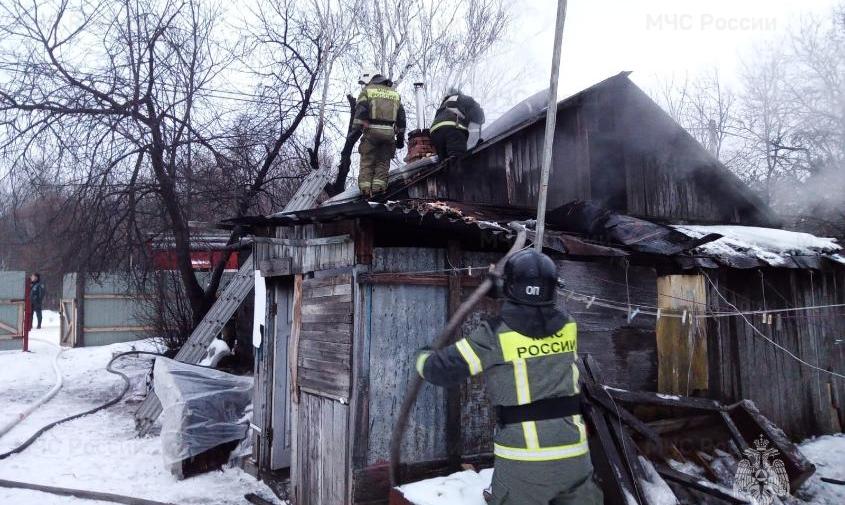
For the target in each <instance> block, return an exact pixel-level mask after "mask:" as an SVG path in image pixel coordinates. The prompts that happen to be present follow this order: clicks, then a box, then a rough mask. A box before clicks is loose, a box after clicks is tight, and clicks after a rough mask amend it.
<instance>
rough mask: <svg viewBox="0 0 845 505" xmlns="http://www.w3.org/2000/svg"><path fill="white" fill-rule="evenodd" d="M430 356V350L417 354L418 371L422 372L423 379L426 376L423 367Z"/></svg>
mask: <svg viewBox="0 0 845 505" xmlns="http://www.w3.org/2000/svg"><path fill="white" fill-rule="evenodd" d="M429 356H431V353H430V352H428V351H425V352H421V353H420V355H419V356H417V373H418V374H420V377H422V378H423V379H424V378H425V375H423V367H425V360H427V359H428V357H429Z"/></svg>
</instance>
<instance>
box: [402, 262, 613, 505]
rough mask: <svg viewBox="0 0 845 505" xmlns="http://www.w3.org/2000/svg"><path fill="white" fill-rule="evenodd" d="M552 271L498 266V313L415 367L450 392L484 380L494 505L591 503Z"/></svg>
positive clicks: (542, 266)
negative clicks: (490, 420)
mask: <svg viewBox="0 0 845 505" xmlns="http://www.w3.org/2000/svg"><path fill="white" fill-rule="evenodd" d="M556 288H557V268H556V266H555V264H554V262H553V261H552V260H551V258H549V257H548V256H546V255H545V254H542V253H540V252H537V251H535V250H533V249H524V250H522V251H519V252H517V253H515V254H513V255H512V256H511V257H510V258H509V259H508V260H507V262H506V263H505V267H504V276H503V279H502V282H501V288H500V290H501V291H502V292H503V293H502V294H503V295H504V298H505V300H504V303H503V304H502V310H501V315H500V317H499V318H498V319H497V320H494V321H492V322H490V323H483V324H482V325H481V327H480V328H479V329H478V330H476V331H475V332H473V333H472V334H471V335H469V336H468V337H466V338H463V339H461V340H459V341H457V342H456V343H455V344H453V345H451V346H448V347H445V348H443V349H441V350H438V351H430V350H423V351H421V352H420V353H419V354H418V355H417V359H416V369H417V372H418V373H419V375H420V376H421V377H422V378H423V379H425V380H426V381H428V382H431V383H433V384H435V385H438V386H444V387H445V386H452V385H455V384H459V383H461V382H462V381H464V380H465V379H466V378H467V377H470V376H473V375H478V374H482V373H483V374H484V375H485V379H486V388H487V392H488V395H489V397H490V400H491V403H492V404H493V405H495V406H496V411H497V421H498V424H497V428H496V433H495V436H494V454H495V469H494V472H493V483H492V501H491V503H493V504H495V505H549V504H553V505H576V504H577V505H592V504H596V505H599V504H601V503H602V494H601V491H600V490H599V489H598V487H597V486H596V484H595V483H594V482H593V467H592V463H591V461H590V454H589V447H588V445H587V430H586V427H585V425H584V420H583V419H582V417H581V399H580V392H579V387H578V369H577V367H576V365H575V361H576V357H577V356H576V353H577V348H578V334H577V328H576V324H575V321H574V320H573V319H572V318H571V317H570V316H569V315H568V314H567V313H565V312H563V311H561V310H559V309H557V308H556V307H555V303H554V302H555V291H556Z"/></svg>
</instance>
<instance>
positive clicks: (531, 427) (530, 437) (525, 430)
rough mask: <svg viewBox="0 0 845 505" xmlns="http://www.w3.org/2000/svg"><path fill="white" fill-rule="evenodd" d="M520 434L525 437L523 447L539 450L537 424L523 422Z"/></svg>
mask: <svg viewBox="0 0 845 505" xmlns="http://www.w3.org/2000/svg"><path fill="white" fill-rule="evenodd" d="M522 434H523V435H525V447H527V448H529V449H539V448H540V438H539V437H538V436H537V423H536V422H534V421H525V422H524V423H522Z"/></svg>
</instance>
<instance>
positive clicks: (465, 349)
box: [455, 338, 483, 375]
mask: <svg viewBox="0 0 845 505" xmlns="http://www.w3.org/2000/svg"><path fill="white" fill-rule="evenodd" d="M455 347H456V348H457V349H458V352H459V353H461V357H463V358H464V361H466V362H467V365H469V374H470V375H478V374H480V373H481V371H482V370H483V369H482V368H481V360H480V359H478V355H477V354H475V351H473V350H472V346H470V345H469V342H467V339H465V338H462V339H460V340H458V342H457V343H456V344H455Z"/></svg>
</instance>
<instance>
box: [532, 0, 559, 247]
mask: <svg viewBox="0 0 845 505" xmlns="http://www.w3.org/2000/svg"><path fill="white" fill-rule="evenodd" d="M564 21H566V0H558V2H557V23H556V24H555V47H554V52H553V53H552V75H551V78H550V79H549V106H548V108H547V109H546V137H545V140H544V141H543V169H542V172H541V173H540V194H539V196H538V198H537V238H536V241H535V242H534V248H535V249H536V250H537V252H543V232H544V231H545V230H546V199H547V197H548V194H549V172H550V171H551V167H552V147H553V144H554V139H555V123H556V121H557V81H558V77H559V74H560V48H561V45H562V44H563V24H564Z"/></svg>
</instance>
